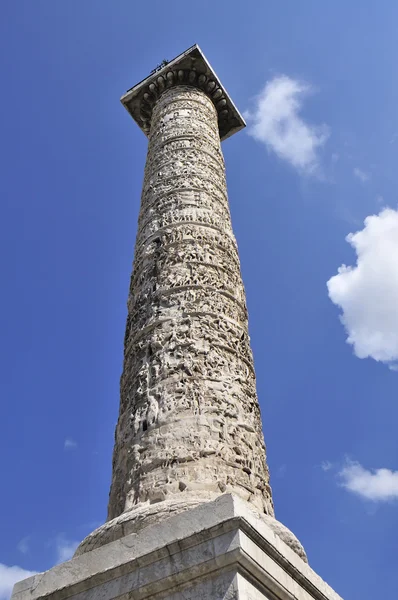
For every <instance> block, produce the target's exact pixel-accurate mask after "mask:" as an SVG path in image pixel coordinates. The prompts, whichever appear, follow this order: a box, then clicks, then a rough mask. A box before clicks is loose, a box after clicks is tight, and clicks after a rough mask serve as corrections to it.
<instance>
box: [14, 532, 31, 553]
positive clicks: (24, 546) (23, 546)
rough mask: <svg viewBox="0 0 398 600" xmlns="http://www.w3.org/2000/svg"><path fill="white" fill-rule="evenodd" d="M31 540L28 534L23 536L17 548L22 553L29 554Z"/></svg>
mask: <svg viewBox="0 0 398 600" xmlns="http://www.w3.org/2000/svg"><path fill="white" fill-rule="evenodd" d="M29 540H30V536H29V535H27V536H26V537H24V538H22V540H21V541H20V542H18V544H17V548H18V550H19V551H20V552H21V553H22V554H27V553H28V552H29Z"/></svg>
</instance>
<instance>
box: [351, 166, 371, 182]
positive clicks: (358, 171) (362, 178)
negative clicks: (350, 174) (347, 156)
mask: <svg viewBox="0 0 398 600" xmlns="http://www.w3.org/2000/svg"><path fill="white" fill-rule="evenodd" d="M354 175H355V177H357V179H359V180H360V181H361V182H362V183H366V182H367V181H369V179H370V175H369V173H366V172H365V171H362V169H358V167H355V169H354Z"/></svg>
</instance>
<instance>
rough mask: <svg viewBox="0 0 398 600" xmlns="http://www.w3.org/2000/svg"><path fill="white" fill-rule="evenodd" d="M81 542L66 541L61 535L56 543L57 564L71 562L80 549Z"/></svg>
mask: <svg viewBox="0 0 398 600" xmlns="http://www.w3.org/2000/svg"><path fill="white" fill-rule="evenodd" d="M78 545H79V542H76V541H74V540H68V539H66V538H65V537H64V536H63V535H62V534H61V535H59V536H58V537H57V539H56V542H55V548H56V552H57V557H56V564H58V563H62V562H65V561H66V560H70V559H71V558H72V556H73V555H74V553H75V550H76V548H77V547H78Z"/></svg>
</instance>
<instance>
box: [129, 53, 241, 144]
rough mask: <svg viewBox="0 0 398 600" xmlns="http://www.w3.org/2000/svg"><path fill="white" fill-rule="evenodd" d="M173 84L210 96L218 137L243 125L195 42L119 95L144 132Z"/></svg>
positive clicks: (233, 105) (227, 134)
mask: <svg viewBox="0 0 398 600" xmlns="http://www.w3.org/2000/svg"><path fill="white" fill-rule="evenodd" d="M175 85H188V86H192V87H196V88H198V89H201V90H203V91H204V92H205V94H207V96H209V98H210V99H211V100H212V102H213V104H214V106H215V107H216V110H217V113H218V127H219V132H220V139H221V141H223V140H225V139H227V138H228V137H230V136H231V135H233V134H234V133H236V132H237V131H240V130H241V129H243V128H244V127H245V126H246V123H245V121H244V119H243V117H242V115H241V114H240V112H239V111H238V109H237V108H236V106H235V104H234V103H233V102H232V100H231V98H230V96H229V94H228V92H227V91H226V89H225V88H224V86H223V85H222V84H221V83H220V80H219V79H218V77H217V75H216V73H215V72H214V69H212V67H211V66H210V64H209V62H208V61H207V60H206V57H205V55H204V54H203V52H202V51H201V49H200V48H199V46H198V45H197V44H195V45H194V46H192V47H191V48H188V50H186V51H185V52H183V53H182V54H180V55H179V56H177V57H176V58H174V59H173V60H171V61H170V62H168V63H167V64H165V65H162V66H160V67H159V68H158V69H155V70H154V71H153V72H152V73H151V74H150V75H149V76H148V77H146V78H145V79H144V80H143V81H141V82H140V83H137V85H135V86H134V87H132V88H131V89H130V90H128V92H126V93H125V94H124V95H123V96H122V97H121V99H120V100H121V103H122V104H123V106H124V107H125V108H126V110H127V111H128V112H129V114H130V115H131V116H132V117H133V119H134V121H135V122H136V123H137V125H138V126H139V127H140V129H141V130H142V131H143V132H144V133H145V135H148V134H149V131H150V128H151V120H152V109H153V106H154V104H155V102H156V100H157V99H158V98H159V96H161V94H162V93H163V91H165V90H167V89H169V88H171V87H173V86H175Z"/></svg>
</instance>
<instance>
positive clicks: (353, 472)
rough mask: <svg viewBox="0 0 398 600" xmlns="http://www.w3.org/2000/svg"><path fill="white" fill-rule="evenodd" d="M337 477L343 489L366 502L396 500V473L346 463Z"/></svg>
mask: <svg viewBox="0 0 398 600" xmlns="http://www.w3.org/2000/svg"><path fill="white" fill-rule="evenodd" d="M339 477H340V480H341V485H342V486H343V487H345V488H346V489H347V490H349V491H350V492H353V493H354V494H357V495H359V496H361V497H362V498H366V499H367V500H374V501H375V502H386V501H388V500H394V499H398V471H390V469H374V470H368V469H365V468H364V467H363V466H362V465H360V464H359V463H358V462H347V464H346V465H345V466H344V467H343V468H342V469H341V471H340V472H339Z"/></svg>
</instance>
